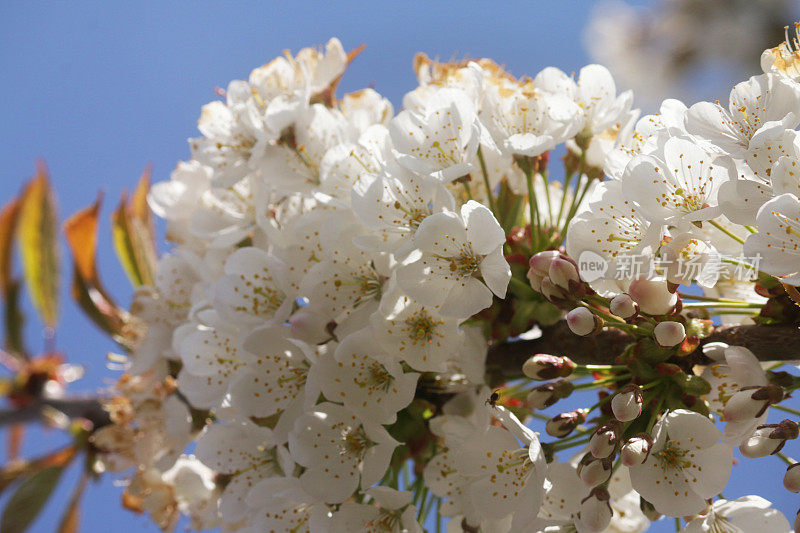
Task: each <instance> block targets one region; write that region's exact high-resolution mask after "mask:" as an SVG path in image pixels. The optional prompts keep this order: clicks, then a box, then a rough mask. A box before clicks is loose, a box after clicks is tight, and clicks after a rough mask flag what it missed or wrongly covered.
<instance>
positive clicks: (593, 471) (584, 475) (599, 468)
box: [580, 457, 613, 487]
mask: <svg viewBox="0 0 800 533" xmlns="http://www.w3.org/2000/svg"><path fill="white" fill-rule="evenodd" d="M612 466H613V464H612V462H611V459H609V458H608V457H606V458H604V459H594V460H593V461H591V462H589V463H588V464H586V465H584V467H583V468H582V469H581V473H580V478H581V480H582V481H583V482H584V483H586V485H587V486H588V487H596V486H597V485H600V484H601V483H605V482H606V481H608V479H609V478H610V477H611V467H612Z"/></svg>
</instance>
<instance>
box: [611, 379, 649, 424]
mask: <svg viewBox="0 0 800 533" xmlns="http://www.w3.org/2000/svg"><path fill="white" fill-rule="evenodd" d="M643 402H644V396H643V395H642V389H641V387H639V385H634V384H633V383H629V384H628V385H625V386H624V387H622V388H621V389H620V390H619V391H617V393H616V394H615V395H614V397H613V398H611V411H612V412H613V413H614V418H616V419H617V420H619V421H620V422H630V421H631V420H634V419H636V418H638V417H639V415H640V414H642V403H643Z"/></svg>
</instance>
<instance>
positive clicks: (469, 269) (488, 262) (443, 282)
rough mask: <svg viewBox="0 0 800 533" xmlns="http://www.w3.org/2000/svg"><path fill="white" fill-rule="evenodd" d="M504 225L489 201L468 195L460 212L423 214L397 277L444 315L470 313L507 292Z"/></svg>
mask: <svg viewBox="0 0 800 533" xmlns="http://www.w3.org/2000/svg"><path fill="white" fill-rule="evenodd" d="M504 241H505V237H504V234H503V230H502V228H501V227H500V225H499V224H498V223H497V220H496V219H495V218H494V216H493V215H492V213H491V211H489V210H488V209H487V208H486V207H484V206H482V205H481V204H479V203H477V202H474V201H469V202H467V203H466V204H464V206H463V207H462V208H461V212H460V214H456V213H453V212H443V213H436V214H433V215H430V216H429V217H427V218H425V219H424V220H423V221H422V223H421V224H420V226H419V229H417V233H416V234H415V235H414V245H415V246H416V247H417V249H418V250H417V251H415V252H413V253H412V254H411V255H409V257H408V258H407V259H406V260H405V261H404V262H403V264H402V265H401V266H400V267H399V268H398V269H397V282H398V284H399V285H400V287H401V288H402V289H403V290H404V291H405V292H406V293H408V295H409V296H411V297H412V298H414V299H415V300H416V301H418V302H419V303H421V304H423V305H427V306H439V312H440V313H441V314H442V315H444V316H453V317H458V318H467V317H469V316H471V315H473V314H475V313H477V312H478V311H480V310H482V309H484V308H486V307H488V306H489V305H491V303H492V293H494V294H496V295H497V296H499V297H501V298H502V297H504V296H505V293H506V286H507V285H508V281H509V279H510V278H511V270H510V269H509V266H508V263H507V262H506V260H505V259H504V258H503V251H502V245H503V242H504Z"/></svg>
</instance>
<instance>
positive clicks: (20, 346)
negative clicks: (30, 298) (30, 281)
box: [3, 280, 29, 361]
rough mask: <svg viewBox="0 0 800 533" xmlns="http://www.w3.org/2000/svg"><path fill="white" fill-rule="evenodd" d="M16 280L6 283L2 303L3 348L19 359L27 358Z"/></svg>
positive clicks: (23, 317)
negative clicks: (4, 296) (6, 288)
mask: <svg viewBox="0 0 800 533" xmlns="http://www.w3.org/2000/svg"><path fill="white" fill-rule="evenodd" d="M19 289H20V284H19V282H18V281H16V280H15V281H13V282H11V283H10V284H9V285H8V292H7V293H6V299H5V303H4V307H5V309H4V313H3V318H4V322H5V324H4V325H5V338H4V339H5V342H4V344H5V349H6V351H8V353H9V354H11V355H12V356H14V357H15V358H17V359H19V360H21V361H27V360H28V359H29V357H28V355H27V351H26V350H25V342H24V337H23V335H22V329H23V326H24V324H25V315H23V314H22V311H20V305H19Z"/></svg>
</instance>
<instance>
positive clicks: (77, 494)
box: [58, 473, 89, 533]
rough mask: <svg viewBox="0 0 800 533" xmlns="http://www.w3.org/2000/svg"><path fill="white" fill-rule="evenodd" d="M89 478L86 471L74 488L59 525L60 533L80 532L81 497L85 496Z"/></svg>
mask: <svg viewBox="0 0 800 533" xmlns="http://www.w3.org/2000/svg"><path fill="white" fill-rule="evenodd" d="M88 479H89V478H88V476H87V475H86V474H85V473H84V474H83V475H82V476H81V479H80V481H78V484H77V485H75V488H74V489H72V495H71V496H70V498H69V503H68V504H67V508H66V509H65V510H64V515H63V516H62V517H61V523H60V524H59V526H58V533H78V526H79V525H80V522H81V498H83V493H84V491H85V490H86V485H87V481H88Z"/></svg>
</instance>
